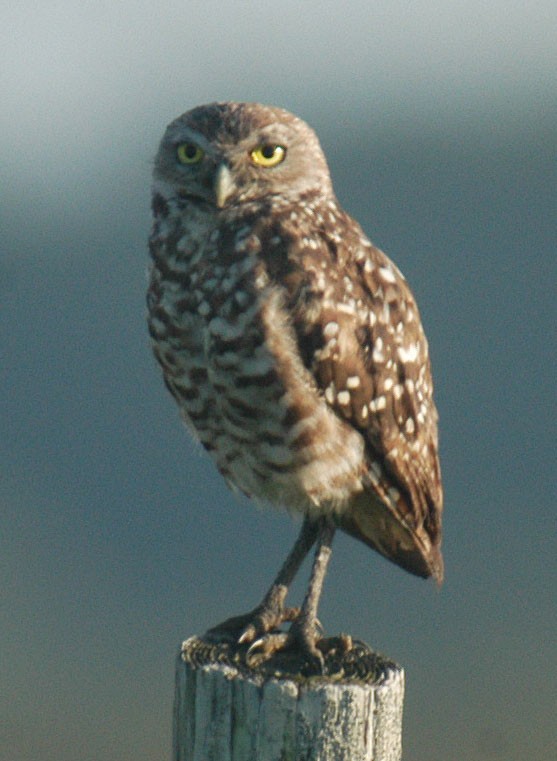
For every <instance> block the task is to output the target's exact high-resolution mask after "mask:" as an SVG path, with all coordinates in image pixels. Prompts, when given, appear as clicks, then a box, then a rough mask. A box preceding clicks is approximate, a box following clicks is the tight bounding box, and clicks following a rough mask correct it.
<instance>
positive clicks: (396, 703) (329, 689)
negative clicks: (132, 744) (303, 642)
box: [174, 637, 404, 761]
mask: <svg viewBox="0 0 557 761" xmlns="http://www.w3.org/2000/svg"><path fill="white" fill-rule="evenodd" d="M325 642H326V643H327V650H326V654H325V662H326V673H327V676H303V675H302V674H301V673H300V663H299V662H298V663H296V659H295V655H294V656H290V661H289V660H288V656H287V655H284V654H283V655H281V656H280V658H279V656H274V657H273V658H272V659H271V660H270V661H268V662H266V663H264V664H260V665H259V666H256V667H249V666H247V665H246V663H245V648H244V649H243V651H242V648H238V647H233V646H231V645H228V644H218V645H217V644H214V643H211V642H208V641H205V640H203V639H201V638H198V637H190V639H188V640H186V641H185V642H184V643H183V645H182V649H181V652H180V653H179V656H178V661H177V666H176V693H175V701H174V761H400V758H401V731H402V704H403V699H404V671H403V670H402V668H401V667H400V666H398V665H397V664H396V663H393V662H392V661H390V660H388V659H386V658H384V657H382V656H380V655H378V654H377V653H374V652H373V651H372V650H370V648H369V647H368V646H367V645H365V644H364V643H363V642H357V641H355V642H354V643H352V642H351V640H350V639H349V638H347V637H344V638H331V639H329V640H326V641H325ZM347 643H350V645H352V647H350V648H347V647H346V644H347Z"/></svg>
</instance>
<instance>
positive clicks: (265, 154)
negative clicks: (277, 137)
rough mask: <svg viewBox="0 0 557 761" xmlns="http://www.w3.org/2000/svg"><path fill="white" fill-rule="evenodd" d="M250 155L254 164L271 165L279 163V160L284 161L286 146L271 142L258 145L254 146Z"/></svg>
mask: <svg viewBox="0 0 557 761" xmlns="http://www.w3.org/2000/svg"><path fill="white" fill-rule="evenodd" d="M250 156H251V160H252V161H253V163H254V164H257V165H258V166H264V167H272V166H276V165H277V164H280V162H281V161H284V158H285V156H286V148H283V147H282V145H273V144H272V143H268V144H266V145H258V146H257V148H254V149H253V151H252V152H251V153H250Z"/></svg>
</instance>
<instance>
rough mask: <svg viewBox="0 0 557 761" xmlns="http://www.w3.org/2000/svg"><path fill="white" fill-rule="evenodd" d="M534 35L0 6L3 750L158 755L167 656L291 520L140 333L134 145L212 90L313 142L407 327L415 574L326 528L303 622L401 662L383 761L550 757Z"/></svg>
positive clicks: (545, 110) (262, 569) (543, 110)
mask: <svg viewBox="0 0 557 761" xmlns="http://www.w3.org/2000/svg"><path fill="white" fill-rule="evenodd" d="M556 23H557V6H556V5H555V3H554V2H552V1H550V0H544V1H541V2H533V3H528V4H527V3H520V2H517V1H516V0H510V2H509V1H507V2H502V0H495V1H494V2H492V3H489V4H488V3H483V2H479V1H478V0H471V1H470V2H466V3H462V2H453V1H448V2H435V1H433V0H430V1H429V2H425V1H424V0H417V1H416V2H404V3H402V2H398V1H397V0H389V2H387V1H386V0H379V1H378V2H371V3H370V2H354V3H349V4H341V3H328V2H320V3H317V2H313V0H309V1H308V2H306V3H303V4H302V3H299V2H296V3H294V2H290V0H283V2H282V3H281V4H280V5H279V6H277V5H276V4H274V3H270V2H268V0H260V2H258V3H255V2H235V3H232V2H218V3H217V2H210V1H209V2H208V1H207V0H204V1H203V2H171V1H170V0H161V1H160V2H158V3H148V2H145V1H144V0H141V1H140V2H135V3H133V2H129V1H128V2H120V3H118V2H116V3H114V2H111V3H108V2H103V1H102V0H101V1H100V2H99V1H98V0H97V2H95V3H93V2H89V1H88V0H85V1H84V2H80V3H72V2H69V0H59V2H47V3H43V4H37V3H31V2H29V0H21V1H20V2H18V3H12V4H11V8H9V9H8V8H4V9H3V22H2V32H1V34H2V38H3V40H2V44H1V46H0V51H1V52H0V57H1V60H0V88H1V103H2V107H1V110H0V130H1V135H2V137H1V140H0V153H1V157H0V158H1V180H0V182H1V185H0V214H1V218H0V229H1V248H0V299H1V307H0V309H1V322H0V331H1V333H0V337H1V345H0V352H1V361H0V382H1V389H2V391H1V399H0V405H1V411H0V415H1V418H0V447H1V450H0V456H1V459H0V500H1V509H0V544H1V555H0V567H1V574H2V581H1V587H2V594H1V608H0V616H1V623H0V659H1V666H0V669H1V671H0V680H1V684H0V758H1V759H2V761H35V760H36V759H41V761H73V760H74V759H76V758H79V759H80V761H98V760H99V759H107V760H108V761H111V760H112V759H118V761H132V760H133V761H155V760H157V761H158V760H160V759H169V758H170V749H171V707H172V697H173V670H174V658H175V655H176V652H177V648H178V646H179V643H180V642H181V640H182V639H183V638H185V637H186V636H188V635H190V634H192V633H200V632H203V631H204V630H205V629H206V628H207V627H208V626H209V625H211V624H214V623H216V622H217V621H220V620H221V619H223V618H224V617H226V616H228V615H231V614H234V613H239V612H244V611H245V610H247V609H248V608H250V607H252V606H253V605H254V603H255V602H257V601H259V599H260V597H261V595H262V593H263V592H264V590H265V589H266V588H267V585H268V584H269V582H270V580H271V579H272V577H273V576H274V573H275V572H276V570H277V568H278V566H279V564H280V563H281V562H282V560H283V558H284V556H285V554H286V552H287V550H288V549H289V547H290V544H291V543H292V541H293V539H294V537H295V535H296V532H297V530H298V526H297V525H296V524H295V523H293V522H292V520H291V519H290V518H289V517H288V516H287V515H286V514H281V513H278V512H273V511H265V510H260V509H258V508H255V507H254V506H253V505H251V504H249V503H247V502H246V501H244V502H242V501H241V500H238V499H237V498H236V497H234V496H233V495H232V494H230V493H229V492H228V490H227V489H226V487H225V486H224V484H223V482H222V481H221V478H220V476H218V474H217V473H216V471H215V470H214V468H213V467H212V465H211V463H210V462H209V461H208V459H207V457H206V456H205V454H204V453H202V452H201V451H200V450H198V449H197V448H196V447H195V446H194V445H193V444H192V443H191V442H190V440H189V439H188V436H187V433H186V431H185V429H183V428H182V425H181V423H180V421H179V418H178V414H177V411H176V409H175V407H174V403H173V401H172V400H171V398H170V397H169V395H168V394H167V392H166V391H165V389H164V387H163V384H162V382H161V378H160V376H159V371H158V368H157V367H156V366H155V362H154V360H153V358H152V356H151V353H150V349H149V344H148V340H147V334H146V329H145V306H144V291H145V283H146V277H145V272H146V266H147V249H146V238H147V235H148V231H149V225H150V212H149V200H150V199H149V185H150V171H151V162H152V158H153V156H154V154H155V152H156V149H157V144H158V141H159V139H160V137H161V135H162V132H163V130H164V127H165V126H166V124H167V123H168V122H170V121H171V120H172V119H173V118H174V117H175V116H177V115H178V114H180V113H182V112H183V111H185V110H187V109H189V108H191V107H192V106H194V105H197V104H199V103H202V102H208V101H212V100H250V101H261V102H264V103H271V104H275V105H280V106H283V107H285V108H288V109H290V110H292V111H294V112H295V113H296V114H298V115H299V116H301V117H302V118H304V119H305V120H307V121H308V122H309V123H310V124H311V125H312V126H313V127H314V128H315V129H316V131H317V132H318V134H319V135H320V136H321V139H322V143H323V146H324V148H325V152H326V154H327V156H328V158H329V162H330V166H331V171H332V174H333V178H334V181H335V187H336V191H337V195H338V196H339V198H340V200H341V202H342V204H343V205H344V206H345V207H346V208H347V209H348V210H349V211H350V212H351V213H352V214H353V215H354V216H356V217H357V218H358V219H359V221H360V222H361V223H362V225H363V226H364V228H365V230H366V231H367V233H368V234H369V236H370V237H371V238H372V240H373V241H374V242H375V243H376V244H377V245H379V246H380V247H382V248H383V249H384V250H385V251H387V253H388V254H389V255H390V256H391V257H392V258H393V259H394V260H395V261H396V263H397V264H398V265H399V267H400V268H401V269H402V271H403V272H404V273H405V274H406V276H407V278H408V280H409V281H410V284H411V286H412V288H413V290H414V292H415V294H416V297H417V299H418V302H419V305H420V308H421V312H422V317H423V321H424V323H425V326H426V330H427V333H428V336H429V340H430V346H431V353H432V358H433V367H434V377H435V381H436V398H437V402H438V406H439V409H440V414H441V442H442V464H443V471H444V481H445V488H446V514H445V542H444V552H445V560H446V583H445V585H444V586H443V588H442V589H441V590H440V591H437V590H436V589H435V587H434V585H433V584H429V583H425V582H423V581H421V580H419V579H416V578H414V577H411V576H410V575H408V574H405V573H403V572H402V571H401V570H400V569H398V568H396V567H394V566H391V565H390V564H388V563H387V562H385V561H384V560H382V559H381V558H380V557H379V556H378V555H376V554H374V553H373V552H371V551H370V550H368V549H366V548H365V547H364V546H363V545H360V544H358V543H356V542H354V541H353V540H350V539H349V538H347V537H344V536H338V539H337V540H336V546H335V552H334V554H333V561H332V565H331V568H330V571H329V574H328V577H327V581H326V586H325V592H324V597H323V601H322V605H321V609H320V617H321V619H322V621H323V623H324V625H325V627H326V629H327V631H328V632H329V633H336V632H339V631H349V632H350V633H352V634H353V635H354V636H357V637H360V638H362V639H365V640H366V641H367V642H369V643H370V644H371V645H372V646H374V647H375V648H376V649H378V650H379V651H381V652H384V653H385V654H387V655H389V656H391V657H393V658H395V659H396V660H398V661H399V662H400V663H401V664H403V665H404V667H405V669H406V675H407V693H406V702H405V721H404V761H489V760H490V759H505V761H519V760H520V761H524V759H528V761H542V760H543V761H548V759H550V758H555V757H557V730H556V724H555V715H556V708H557V692H556V690H555V678H556V671H557V669H556V667H557V637H556V630H557V605H556V599H555V589H556V582H557V565H556V563H557V561H556V555H557V553H556V547H557V544H556V533H557V532H556V519H555V515H556V504H557V502H556V498H557V494H556V488H555V478H554V475H555V473H554V471H555V452H554V450H555V432H556V427H555V423H556V416H555V370H556V363H555V353H554V350H555V323H556V313H555V283H556V280H555V277H556V275H557V272H556V265H555V260H556V257H555V212H556V203H555V194H556V187H557V183H556V179H557V178H556V172H555V154H556V151H555V149H556V135H557V108H556V104H557V99H556V96H557V80H556V76H555V72H556V71H557V43H556V38H555V28H556ZM307 570H308V569H307V566H305V567H304V571H305V572H307ZM305 582H306V578H304V574H302V575H301V580H300V582H299V583H298V584H297V586H296V587H295V588H294V589H293V600H295V599H297V598H299V597H300V595H301V594H302V591H303V587H304V584H305Z"/></svg>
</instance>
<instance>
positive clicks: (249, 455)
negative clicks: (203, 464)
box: [148, 203, 365, 512]
mask: <svg viewBox="0 0 557 761" xmlns="http://www.w3.org/2000/svg"><path fill="white" fill-rule="evenodd" d="M268 211H269V210H268V209H267V210H266V209H261V208H255V207H254V208H250V207H249V206H248V205H245V208H244V209H243V210H242V214H241V215H238V213H237V212H233V215H234V218H233V219H232V218H230V214H229V215H228V216H227V215H225V214H222V213H220V214H215V213H214V212H212V211H211V210H207V211H203V210H200V209H198V208H186V209H179V208H175V209H172V208H171V207H169V206H168V204H166V203H164V205H163V207H162V208H161V213H159V215H158V218H157V222H156V223H155V226H154V229H153V234H152V236H151V241H150V247H151V254H152V259H153V264H152V269H151V283H150V288H149V296H148V302H149V328H150V332H151V336H152V339H153V347H154V351H155V355H156V357H157V359H158V361H159V362H160V364H161V366H162V368H163V372H164V377H165V381H166V384H167V386H168V388H169V390H170V391H171V393H172V394H173V396H174V397H175V399H176V401H177V403H178V405H179V407H180V410H181V413H182V416H183V418H184V420H185V422H186V423H187V425H188V427H189V428H190V430H191V431H192V433H193V434H194V436H195V437H196V438H197V439H198V440H199V441H200V442H201V443H202V445H203V446H204V447H205V449H206V450H207V451H208V452H209V453H210V454H211V455H212V457H213V459H214V460H215V462H216V464H217V467H218V468H219V470H220V471H221V473H222V474H223V475H224V477H225V478H226V479H227V481H228V482H229V484H230V485H231V486H233V487H235V488H237V489H239V490H241V491H243V492H244V493H245V494H247V495H248V496H251V497H254V498H256V499H260V500H264V501H267V502H271V503H274V504H277V505H281V506H284V507H287V508H289V509H293V510H298V511H304V512H307V511H311V510H312V509H319V510H323V509H327V510H342V508H343V506H344V505H345V503H346V501H347V500H348V499H349V497H350V496H351V495H353V494H355V493H357V492H360V491H361V490H362V485H361V483H362V474H363V471H364V467H365V466H364V442H363V438H362V436H361V435H360V434H359V433H358V432H357V431H356V430H354V429H353V428H352V427H350V426H349V425H347V424H346V423H345V422H344V421H343V420H342V419H341V418H339V416H338V415H336V414H335V413H334V412H333V411H332V410H331V409H330V407H329V405H327V404H326V403H325V401H324V399H323V395H322V393H321V392H320V391H319V390H318V388H317V386H316V384H315V380H314V378H313V376H312V374H311V373H310V372H309V370H308V369H307V368H306V366H305V365H304V362H303V358H302V356H301V354H300V350H299V347H298V344H297V340H296V336H295V331H294V329H293V326H292V324H291V309H289V308H287V304H286V301H287V300H288V299H289V298H290V296H289V293H288V290H287V289H286V288H285V287H284V281H289V282H290V281H293V280H294V281H296V278H297V277H298V273H297V270H296V267H295V266H294V264H293V261H294V260H293V257H292V256H289V250H288V249H289V242H288V233H287V230H286V227H285V226H284V225H283V224H282V221H284V219H285V218H287V212H286V211H283V210H281V208H280V207H278V206H275V207H274V208H273V209H272V214H269V213H266V212H268ZM270 218H272V219H273V223H272V225H271V224H270V223H268V222H267V221H266V220H268V219H270ZM308 222H309V220H308Z"/></svg>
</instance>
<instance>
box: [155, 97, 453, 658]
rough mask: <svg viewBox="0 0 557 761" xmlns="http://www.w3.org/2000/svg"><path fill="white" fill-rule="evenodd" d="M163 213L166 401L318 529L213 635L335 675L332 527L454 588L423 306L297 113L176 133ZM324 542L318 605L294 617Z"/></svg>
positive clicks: (228, 474) (275, 499)
mask: <svg viewBox="0 0 557 761" xmlns="http://www.w3.org/2000/svg"><path fill="white" fill-rule="evenodd" d="M153 214H154V225H153V230H152V235H151V238H150V250H151V256H152V267H151V279H150V286H149V292H148V305H149V330H150V333H151V336H152V340H153V348H154V352H155V355H156V357H157V359H158V361H159V363H160V365H161V367H162V370H163V375H164V380H165V382H166V385H167V386H168V388H169V390H170V392H171V393H172V395H173V396H174V398H175V400H176V402H177V404H178V406H179V408H180V411H181V413H182V416H183V418H184V420H185V422H186V424H187V426H188V427H189V429H190V431H191V432H192V434H193V435H194V436H195V437H196V438H197V439H198V440H199V441H200V442H201V444H202V445H203V446H204V447H205V449H206V450H207V451H208V452H209V453H210V455H211V457H212V458H213V460H214V461H215V463H216V465H217V468H218V469H219V470H220V472H221V473H222V475H223V476H224V478H225V479H226V481H227V482H228V484H229V485H230V486H231V487H233V488H235V489H239V490H240V491H242V492H244V494H247V495H248V496H249V497H253V498H254V499H256V500H262V501H264V502H270V503H273V504H275V505H282V506H284V507H286V508H288V509H289V510H290V511H295V512H299V513H302V515H303V516H304V521H303V526H302V530H301V533H300V536H299V538H298V540H297V542H296V544H295V546H294V548H293V549H292V551H291V553H290V555H289V556H288V558H287V560H286V562H285V564H284V566H283V567H282V569H281V570H280V572H279V574H278V576H277V578H276V579H275V582H274V583H273V585H272V586H271V588H270V589H269V592H268V593H267V595H266V596H265V598H264V600H263V602H262V603H261V604H260V605H259V606H258V607H256V608H255V609H254V610H253V611H252V612H251V613H249V614H247V615H245V616H239V617H237V618H233V619H229V620H228V621H226V622H224V624H221V625H220V626H219V627H216V628H215V629H214V630H212V633H213V635H216V636H218V635H219V634H222V635H223V636H225V635H230V634H231V633H232V635H233V636H235V637H236V638H237V639H238V640H239V641H240V642H242V643H246V642H248V643H249V642H251V643H254V642H255V646H256V647H257V648H260V649H263V650H265V651H266V652H271V651H273V650H274V649H275V648H276V647H280V646H283V645H285V644H286V645H291V644H294V643H296V644H298V645H299V646H300V647H301V648H302V649H303V651H304V652H305V653H306V655H307V656H308V657H309V658H313V659H314V661H320V660H321V656H320V652H319V648H318V647H317V644H318V638H317V635H316V623H315V621H316V613H317V603H318V599H319V595H320V592H321V587H322V583H323V577H324V574H325V569H326V565H327V561H328V558H329V555H330V548H331V542H332V538H333V534H334V531H335V529H336V528H341V529H343V530H344V531H346V532H347V533H348V534H351V535H352V536H353V537H356V538H357V539H360V540H362V541H363V542H365V543H366V544H367V545H369V546H370V547H372V548H373V549H374V550H377V551H378V552H379V553H381V555H383V556H385V557H386V558H388V559H389V560H392V561H393V562H395V563H397V564H398V565H400V566H402V567H403V568H405V569H406V570H407V571H410V572H411V573H414V574H417V575H418V576H423V577H428V576H433V577H435V578H436V579H437V581H438V582H440V581H441V580H442V577H443V562H442V557H441V552H440V540H441V526H440V524H441V509H442V487H441V477H440V470H439V461H438V454H437V411H436V408H435V406H434V403H433V399H432V381H431V372H430V362H429V357H428V346H427V341H426V338H425V335H424V332H423V329H422V326H421V323H420V317H419V314H418V309H417V307H416V303H415V301H414V298H413V297H412V294H411V292H410V289H409V288H408V285H407V284H406V281H405V279H404V277H403V276H402V275H401V273H400V272H399V270H398V269H397V268H396V266H395V265H394V264H393V263H392V262H391V261H390V260H389V259H388V258H387V256H385V254H384V253H383V252H382V251H380V250H379V249H377V248H375V247H374V246H373V245H372V244H371V243H370V242H369V240H368V239H367V238H366V237H365V235H364V233H363V232H362V230H361V228H360V226H359V225H358V223H357V222H355V221H354V220H353V219H352V218H351V217H350V216H349V215H348V214H347V213H346V212H345V211H343V209H342V208H341V207H340V206H339V203H338V201H337V199H336V197H335V194H334V192H333V187H332V184H331V178H330V175H329V170H328V167H327V163H326V160H325V156H324V154H323V152H322V149H321V147H320V145H319V141H318V139H317V137H316V135H315V133H314V132H313V131H312V130H311V129H310V128H309V127H308V126H307V125H306V124H305V123H304V122H303V121H301V120H300V119H298V118H296V117H295V116H293V115H292V114H290V113H288V112H286V111H283V110H282V109H279V108H272V107H267V106H261V105H258V104H252V103H214V104H211V105H207V106H200V107H198V108H194V109H193V110H191V111H188V112H187V113H185V114H183V115H182V116H180V117H179V118H178V119H176V120H175V121H174V122H172V124H170V126H169V127H168V129H167V130H166V133H165V135H164V137H163V139H162V142H161V145H160V149H159V152H158V154H157V157H156V160H155V168H154V184H153ZM315 542H317V550H316V555H315V561H314V566H313V570H312V575H311V580H310V585H309V589H308V593H307V595H306V598H305V600H304V602H303V605H302V607H301V609H297V608H286V607H285V604H284V603H285V598H286V593H287V589H288V586H289V584H290V582H291V581H292V579H293V577H294V575H295V573H296V571H297V570H298V568H299V566H300V564H301V562H302V560H303V558H304V557H305V555H306V554H307V552H308V551H309V549H310V548H311V547H312V545H313V544H314V543H315ZM286 620H288V621H292V622H293V623H292V625H291V627H290V631H289V632H288V633H287V634H278V633H277V632H276V627H277V626H278V625H279V624H280V623H282V622H283V621H286Z"/></svg>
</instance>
